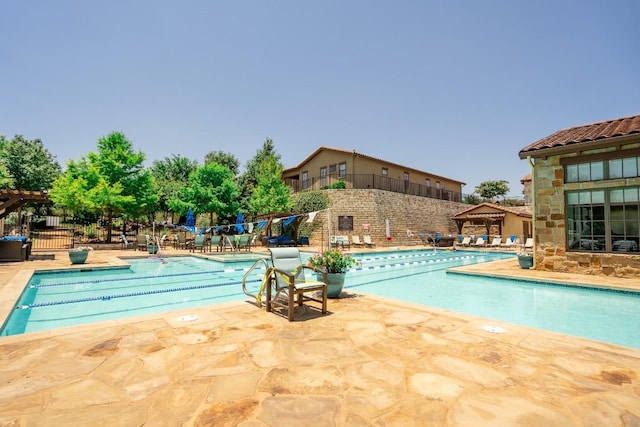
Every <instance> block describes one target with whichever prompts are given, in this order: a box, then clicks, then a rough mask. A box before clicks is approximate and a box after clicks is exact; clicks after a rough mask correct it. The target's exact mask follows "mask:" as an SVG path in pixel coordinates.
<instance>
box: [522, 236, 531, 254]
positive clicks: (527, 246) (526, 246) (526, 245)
mask: <svg viewBox="0 0 640 427" xmlns="http://www.w3.org/2000/svg"><path fill="white" fill-rule="evenodd" d="M523 249H524V250H525V251H528V250H530V251H533V237H527V240H525V242H524V246H523Z"/></svg>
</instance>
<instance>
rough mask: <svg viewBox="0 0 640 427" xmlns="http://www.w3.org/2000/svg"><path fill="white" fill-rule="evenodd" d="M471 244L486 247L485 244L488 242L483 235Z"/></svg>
mask: <svg viewBox="0 0 640 427" xmlns="http://www.w3.org/2000/svg"><path fill="white" fill-rule="evenodd" d="M471 246H476V247H480V246H482V247H484V246H487V242H485V241H484V238H483V237H478V238H477V239H476V241H475V242H474V243H473V244H472V245H471Z"/></svg>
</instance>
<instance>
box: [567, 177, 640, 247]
mask: <svg viewBox="0 0 640 427" xmlns="http://www.w3.org/2000/svg"><path fill="white" fill-rule="evenodd" d="M623 167H624V166H623ZM639 225H640V187H624V188H612V189H608V190H592V191H570V192H567V242H568V245H567V246H568V250H576V251H601V252H602V251H606V252H637V251H638V246H639V244H640V230H639Z"/></svg>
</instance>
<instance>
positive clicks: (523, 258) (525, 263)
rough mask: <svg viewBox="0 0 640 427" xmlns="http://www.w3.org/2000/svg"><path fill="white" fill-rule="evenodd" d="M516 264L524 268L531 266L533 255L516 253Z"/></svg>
mask: <svg viewBox="0 0 640 427" xmlns="http://www.w3.org/2000/svg"><path fill="white" fill-rule="evenodd" d="M518 264H520V268H523V269H525V270H527V269H529V268H531V267H533V255H518Z"/></svg>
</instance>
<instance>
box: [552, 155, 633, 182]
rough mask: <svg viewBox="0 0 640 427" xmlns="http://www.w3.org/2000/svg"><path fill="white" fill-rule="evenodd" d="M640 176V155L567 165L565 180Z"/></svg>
mask: <svg viewBox="0 0 640 427" xmlns="http://www.w3.org/2000/svg"><path fill="white" fill-rule="evenodd" d="M638 176H640V156H634V157H625V158H622V159H609V160H596V161H592V162H583V163H576V164H567V165H565V178H564V180H565V182H586V181H601V180H604V179H617V178H635V177H638Z"/></svg>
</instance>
